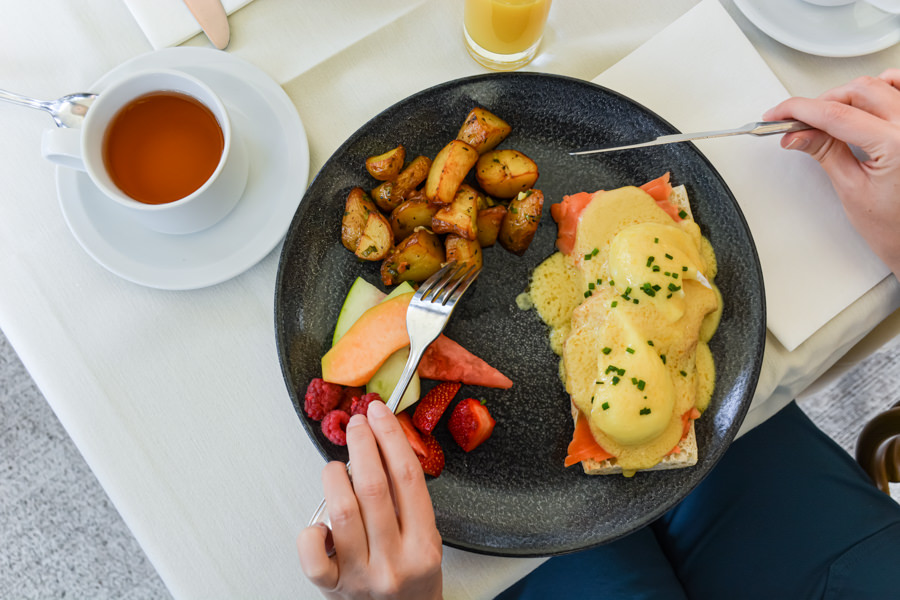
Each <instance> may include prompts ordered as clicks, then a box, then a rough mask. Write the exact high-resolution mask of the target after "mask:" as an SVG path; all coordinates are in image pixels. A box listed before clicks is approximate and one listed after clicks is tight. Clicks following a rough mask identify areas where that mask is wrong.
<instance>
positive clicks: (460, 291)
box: [445, 265, 481, 306]
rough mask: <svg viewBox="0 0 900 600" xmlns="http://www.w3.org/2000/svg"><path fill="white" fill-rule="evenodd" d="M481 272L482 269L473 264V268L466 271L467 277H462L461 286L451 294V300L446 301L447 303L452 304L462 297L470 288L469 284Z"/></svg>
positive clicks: (459, 283)
mask: <svg viewBox="0 0 900 600" xmlns="http://www.w3.org/2000/svg"><path fill="white" fill-rule="evenodd" d="M479 274H481V269H480V268H474V265H473V268H472V269H470V270H469V272H468V273H466V275H465V277H461V278H460V281H459V282H458V285H459V287H458V288H457V289H456V291H455V292H453V295H452V296H450V299H449V301H447V302H445V304H450V306H453V305H454V304H456V301H457V300H459V299H460V297H461V296H462V295H463V294H464V293H465V291H466V290H467V289H469V286H470V285H472V283H473V282H474V281H475V280H476V279H478V275H479Z"/></svg>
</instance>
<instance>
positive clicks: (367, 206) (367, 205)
mask: <svg viewBox="0 0 900 600" xmlns="http://www.w3.org/2000/svg"><path fill="white" fill-rule="evenodd" d="M373 212H378V209H377V208H376V207H375V203H374V202H372V199H371V198H370V197H369V195H368V194H366V192H365V191H363V189H362V188H359V187H355V188H353V189H352V190H350V193H349V194H347V201H346V202H345V203H344V217H343V218H342V219H341V243H342V244H344V248H346V249H347V250H349V251H350V252H356V247H357V246H358V245H359V237H360V236H361V235H362V233H363V230H364V229H365V228H366V221H367V220H368V219H369V213H373Z"/></svg>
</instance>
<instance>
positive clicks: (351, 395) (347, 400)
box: [337, 387, 366, 415]
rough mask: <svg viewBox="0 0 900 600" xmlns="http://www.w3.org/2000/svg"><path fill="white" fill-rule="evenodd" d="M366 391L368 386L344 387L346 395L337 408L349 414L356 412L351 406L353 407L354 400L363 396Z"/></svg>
mask: <svg viewBox="0 0 900 600" xmlns="http://www.w3.org/2000/svg"><path fill="white" fill-rule="evenodd" d="M365 393H366V388H364V387H348V388H344V397H343V398H341V403H340V404H338V405H337V409H338V410H342V411H344V412H345V413H347V414H348V415H352V414H354V413H353V411H352V410H351V408H352V407H353V401H354V400H356V399H357V398H359V397H361V396H362V395H363V394H365Z"/></svg>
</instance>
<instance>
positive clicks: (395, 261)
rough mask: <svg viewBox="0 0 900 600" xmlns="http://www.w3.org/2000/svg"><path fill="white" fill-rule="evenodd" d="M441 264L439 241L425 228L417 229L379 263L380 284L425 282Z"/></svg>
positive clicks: (442, 259)
mask: <svg viewBox="0 0 900 600" xmlns="http://www.w3.org/2000/svg"><path fill="white" fill-rule="evenodd" d="M443 262H444V245H443V244H442V243H441V239H440V238H439V237H438V236H437V235H435V234H434V233H432V232H431V231H429V230H428V229H426V228H425V227H419V228H418V229H416V230H415V231H414V232H413V233H412V235H410V236H409V237H407V238H406V239H405V240H403V241H402V242H400V243H399V244H397V247H396V248H394V250H393V252H391V254H390V256H388V257H387V259H386V260H385V261H384V262H383V263H381V282H382V283H384V285H394V284H397V283H400V282H402V281H425V280H426V279H428V278H429V277H431V276H432V275H434V274H435V273H436V272H437V271H438V269H440V268H441V265H442V264H443Z"/></svg>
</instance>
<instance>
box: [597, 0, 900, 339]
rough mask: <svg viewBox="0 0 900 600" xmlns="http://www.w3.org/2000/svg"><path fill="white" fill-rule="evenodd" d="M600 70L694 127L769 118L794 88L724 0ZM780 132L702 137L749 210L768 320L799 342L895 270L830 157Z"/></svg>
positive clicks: (706, 2)
mask: <svg viewBox="0 0 900 600" xmlns="http://www.w3.org/2000/svg"><path fill="white" fill-rule="evenodd" d="M594 82H595V83H598V84H600V85H603V86H606V87H609V88H611V89H614V90H616V91H618V92H621V93H623V94H625V95H626V96H628V97H630V98H632V99H634V100H636V101H638V102H640V103H641V104H643V105H644V106H646V107H648V108H649V109H651V110H653V111H654V112H656V113H658V114H659V115H661V116H662V117H663V118H665V119H666V120H668V121H669V122H671V123H672V124H673V125H675V126H676V127H677V128H678V129H679V130H681V131H682V132H685V133H687V132H695V131H709V130H715V129H731V128H735V127H739V126H741V125H744V124H745V123H748V122H751V121H759V120H760V116H761V115H762V113H763V112H764V111H765V110H766V109H768V108H770V107H772V106H774V105H775V104H777V103H778V102H780V101H782V100H784V99H785V98H787V97H788V95H789V94H788V92H787V90H785V88H784V86H783V85H782V84H781V82H779V81H778V79H777V78H776V77H775V75H774V74H773V73H772V71H771V70H770V69H769V68H768V66H767V65H766V64H765V62H764V61H763V60H762V58H761V57H760V56H759V54H757V52H756V50H755V49H754V48H753V46H752V45H751V44H750V42H749V41H748V40H747V38H746V37H745V36H744V34H743V33H742V32H741V30H740V29H739V28H738V26H737V25H736V24H735V22H734V21H733V20H732V19H731V17H730V16H729V15H728V13H727V12H726V11H725V9H724V8H722V6H721V5H720V4H719V2H718V1H717V0H703V2H701V3H699V4H698V5H697V6H695V7H694V8H692V9H691V10H690V11H688V12H687V13H686V14H684V15H683V16H682V17H681V18H679V19H678V20H677V21H675V22H674V23H673V24H671V25H670V26H669V27H667V28H666V29H665V30H664V31H662V32H661V33H660V34H659V35H657V36H655V37H654V38H653V39H651V40H650V41H649V42H647V43H646V44H644V45H643V46H641V47H640V48H638V49H637V50H635V51H634V52H633V53H631V54H630V55H628V56H627V57H625V58H624V59H622V60H621V61H619V62H618V63H616V64H615V65H613V66H612V67H610V68H609V69H608V70H607V71H605V72H604V73H603V74H601V75H600V76H598V77H597V78H596V79H594ZM822 91H825V90H822ZM779 137H780V136H777V135H774V136H770V137H767V138H756V137H753V136H747V135H745V136H736V137H733V138H721V139H715V140H706V141H699V142H695V143H696V144H697V147H698V148H700V150H701V151H702V152H703V153H704V154H705V155H706V156H707V157H708V158H709V160H710V161H711V162H712V164H713V165H714V166H715V167H716V169H717V170H718V171H719V173H720V174H721V175H722V177H723V178H724V179H725V181H726V183H727V184H728V186H729V188H731V191H732V192H733V193H734V196H735V198H737V201H738V204H739V205H740V207H741V210H742V211H743V213H744V215H745V217H746V218H747V222H748V223H749V225H750V230H751V232H752V234H753V239H754V241H755V242H756V246H757V250H758V252H759V257H760V261H761V263H762V270H763V278H764V283H765V288H766V310H767V314H768V328H769V330H770V331H771V332H772V333H773V334H774V335H775V336H776V337H777V338H778V341H780V342H781V343H782V344H783V345H784V346H785V348H786V349H787V350H788V351H791V350H793V349H795V348H796V347H797V346H799V345H800V344H801V343H803V341H804V340H806V339H807V338H808V337H809V336H810V335H812V334H813V333H815V332H816V331H817V330H818V329H819V328H820V327H822V325H824V324H825V323H827V322H828V321H829V320H831V319H832V318H833V317H834V316H835V315H837V314H838V313H839V312H840V311H841V310H843V309H844V308H846V307H847V306H849V305H850V304H851V303H852V302H853V301H854V300H856V299H857V298H859V297H860V296H862V295H863V294H864V293H865V292H867V291H868V290H869V289H871V288H872V287H873V286H874V285H875V284H876V283H878V282H879V281H881V280H882V279H884V278H885V277H886V276H887V275H888V273H889V270H888V268H887V267H886V266H885V265H884V263H882V262H881V260H879V259H878V258H877V257H876V256H875V255H874V254H873V253H872V252H871V250H869V248H868V246H867V245H866V243H865V241H863V239H862V237H861V236H859V234H857V233H856V231H855V230H854V229H853V228H852V227H851V226H850V223H849V222H848V221H847V219H846V217H845V215H844V211H843V207H842V206H841V203H840V200H839V199H838V198H837V195H836V194H835V192H834V190H833V188H832V186H831V183H830V181H829V180H828V178H827V177H826V176H825V173H824V171H823V170H822V169H821V167H820V166H819V165H818V164H817V163H816V162H815V161H814V160H813V159H812V158H810V157H809V156H807V155H806V154H803V153H801V152H796V151H787V150H783V149H781V148H780V147H779ZM629 141H630V140H629ZM634 141H635V142H637V141H643V140H634ZM673 179H674V180H675V181H678V173H673Z"/></svg>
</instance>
